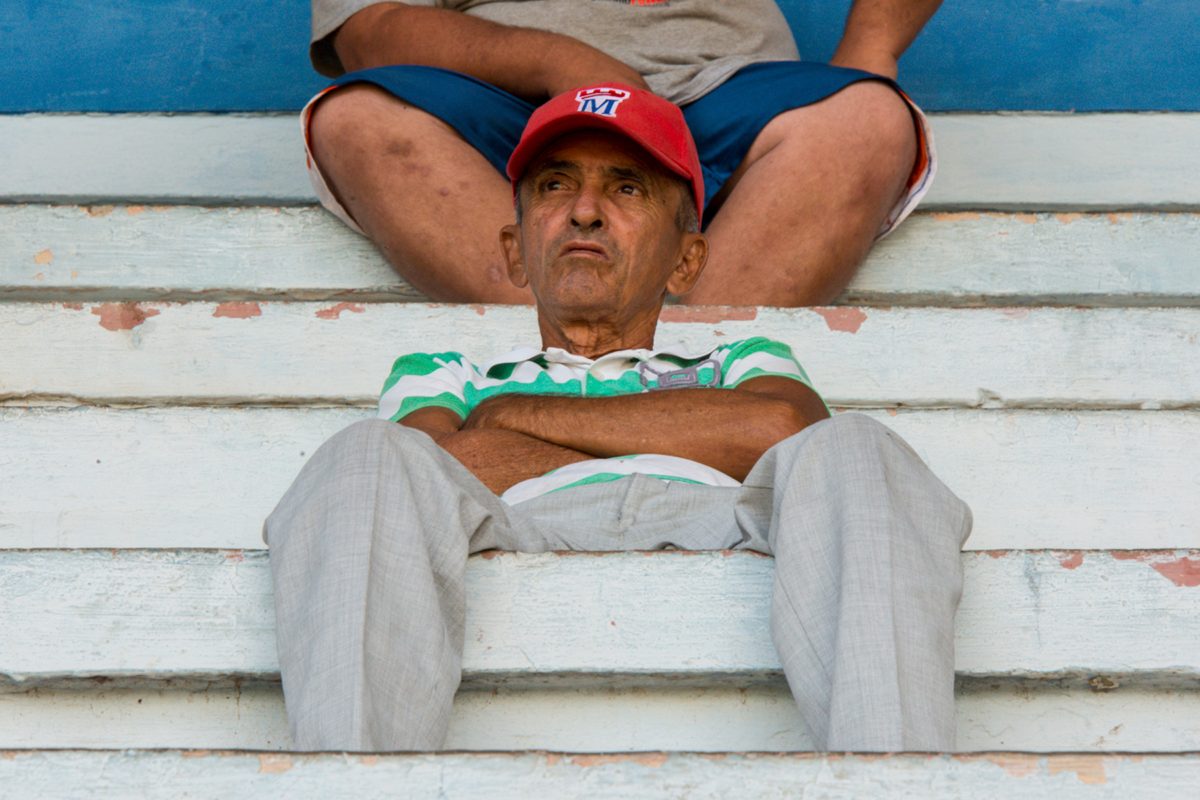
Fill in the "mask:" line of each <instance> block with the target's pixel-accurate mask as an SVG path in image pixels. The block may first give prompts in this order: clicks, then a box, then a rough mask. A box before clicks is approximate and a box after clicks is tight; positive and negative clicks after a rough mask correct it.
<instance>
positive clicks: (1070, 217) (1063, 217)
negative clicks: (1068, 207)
mask: <svg viewBox="0 0 1200 800" xmlns="http://www.w3.org/2000/svg"><path fill="white" fill-rule="evenodd" d="M1054 218H1055V219H1056V220H1058V221H1059V222H1061V223H1062V224H1063V225H1070V224H1071V223H1072V222H1075V221H1076V220H1079V219H1082V218H1083V214H1076V213H1071V214H1055V215H1054Z"/></svg>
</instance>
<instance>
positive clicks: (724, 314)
mask: <svg viewBox="0 0 1200 800" xmlns="http://www.w3.org/2000/svg"><path fill="white" fill-rule="evenodd" d="M757 318H758V308H757V307H755V306H666V307H664V308H663V310H662V313H661V314H659V315H658V319H659V321H660V322H701V323H710V324H711V323H714V322H748V321H750V320H752V319H757Z"/></svg>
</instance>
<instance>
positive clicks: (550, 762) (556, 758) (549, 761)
mask: <svg viewBox="0 0 1200 800" xmlns="http://www.w3.org/2000/svg"><path fill="white" fill-rule="evenodd" d="M560 761H562V756H561V755H559V754H558V753H546V766H547V767H556V766H558V763H559V762H560Z"/></svg>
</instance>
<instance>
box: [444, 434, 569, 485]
mask: <svg viewBox="0 0 1200 800" xmlns="http://www.w3.org/2000/svg"><path fill="white" fill-rule="evenodd" d="M434 439H435V441H436V442H437V443H438V444H439V445H440V446H441V447H442V448H443V449H444V450H446V452H448V453H450V455H452V456H454V457H455V458H456V459H458V460H459V461H460V462H461V463H462V465H463V466H464V467H466V468H467V469H469V470H470V471H471V473H472V474H473V475H474V476H475V477H476V478H478V479H479V480H480V482H481V483H483V485H485V486H487V487H488V488H489V489H491V490H492V491H493V492H495V493H496V494H502V493H504V492H505V491H506V490H507V489H508V488H509V487H511V486H515V485H516V484H518V483H520V482H521V481H524V480H528V479H529V478H536V477H537V476H538V475H543V474H545V473H546V472H549V471H550V470H552V469H557V468H559V467H562V466H566V465H567V464H574V463H575V462H577V461H586V460H587V459H589V458H591V457H592V456H590V455H588V454H587V453H581V452H578V451H577V450H572V449H570V448H566V447H560V446H559V445H555V444H551V443H549V442H544V441H541V440H539V439H535V438H533V437H531V436H526V435H524V434H521V433H516V432H513V431H506V430H499V429H490V430H479V429H477V430H463V431H455V432H454V433H444V434H441V435H437V436H435V437H434Z"/></svg>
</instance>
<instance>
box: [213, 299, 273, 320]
mask: <svg viewBox="0 0 1200 800" xmlns="http://www.w3.org/2000/svg"><path fill="white" fill-rule="evenodd" d="M212 315H213V316H214V317H229V318H231V319H249V318H250V317H261V316H262V307H261V306H259V304H258V303H237V302H229V303H221V304H219V305H218V306H217V307H216V308H215V309H213V314H212Z"/></svg>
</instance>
